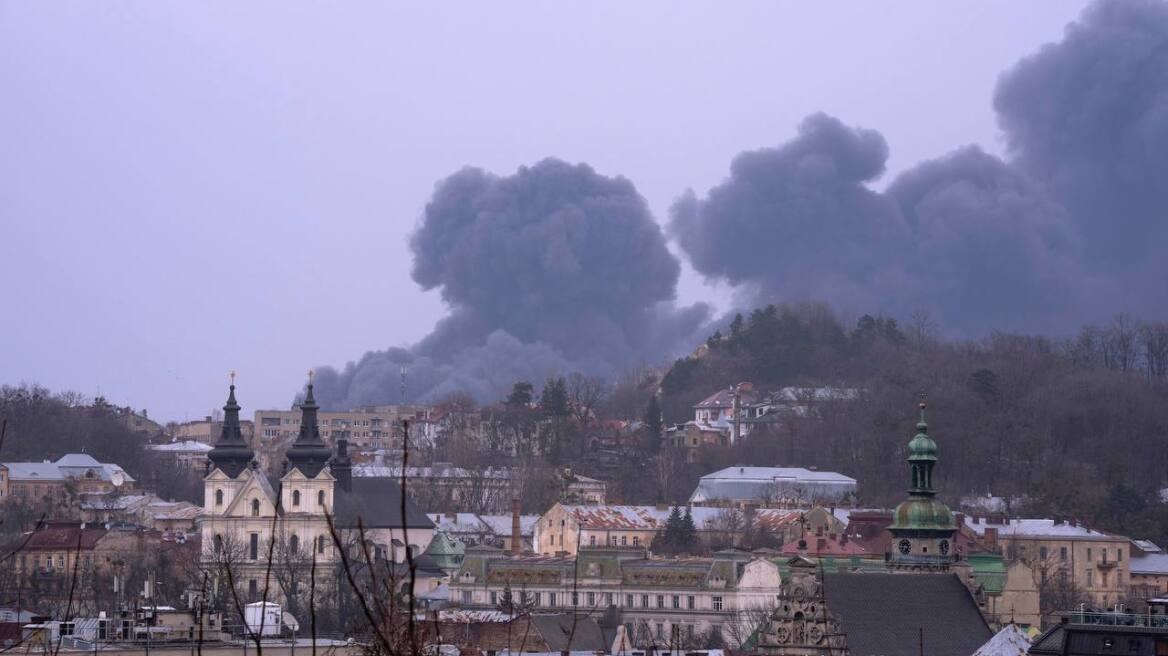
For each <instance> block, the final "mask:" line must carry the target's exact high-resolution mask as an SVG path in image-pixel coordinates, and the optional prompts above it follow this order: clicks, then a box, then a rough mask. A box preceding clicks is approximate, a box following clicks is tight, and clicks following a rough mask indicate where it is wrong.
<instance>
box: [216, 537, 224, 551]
mask: <svg viewBox="0 0 1168 656" xmlns="http://www.w3.org/2000/svg"><path fill="white" fill-rule="evenodd" d="M215 553H217V554H220V553H223V536H222V535H219V534H218V533H216V534H215Z"/></svg>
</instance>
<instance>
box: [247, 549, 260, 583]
mask: <svg viewBox="0 0 1168 656" xmlns="http://www.w3.org/2000/svg"><path fill="white" fill-rule="evenodd" d="M253 535H254V534H253ZM247 596H248V598H250V599H255V598H256V597H257V596H259V586H258V585H256V580H255V579H248V580H247Z"/></svg>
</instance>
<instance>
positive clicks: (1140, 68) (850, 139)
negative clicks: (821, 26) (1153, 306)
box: [670, 2, 1168, 335]
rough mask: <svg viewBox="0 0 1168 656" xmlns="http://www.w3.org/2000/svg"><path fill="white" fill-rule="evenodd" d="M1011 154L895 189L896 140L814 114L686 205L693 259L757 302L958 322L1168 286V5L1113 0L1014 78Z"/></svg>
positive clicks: (921, 173)
mask: <svg viewBox="0 0 1168 656" xmlns="http://www.w3.org/2000/svg"><path fill="white" fill-rule="evenodd" d="M995 107H996V109H997V111H998V113H999V117H1000V122H1001V125H1002V128H1003V130H1004V131H1005V133H1006V138H1007V142H1008V145H1009V152H1010V155H1011V159H1010V161H1007V162H1003V161H1001V160H999V159H998V158H996V157H993V156H991V155H988V154H986V153H984V152H982V151H981V150H980V149H978V148H977V147H976V146H969V147H966V148H962V149H959V150H957V151H955V152H953V153H950V154H948V155H945V156H944V157H941V158H939V159H936V160H932V161H928V162H924V163H922V164H920V165H918V166H917V167H915V168H913V169H911V170H909V171H906V172H904V173H903V174H901V175H899V176H898V177H897V178H896V179H895V180H893V181H892V184H891V185H890V186H889V187H888V189H887V191H886V192H885V193H882V194H879V193H875V192H873V191H872V190H870V189H869V188H868V187H867V186H866V184H867V183H870V182H871V181H872V180H873V179H874V178H875V177H876V176H878V175H879V174H880V173H881V172H882V171H883V168H884V161H885V158H886V157H887V154H888V148H887V146H886V145H885V141H884V139H883V137H881V136H880V135H879V134H878V133H876V132H874V131H872V130H867V129H861V128H848V127H846V126H844V124H843V123H842V122H840V121H839V120H837V119H835V118H832V117H828V116H824V115H822V114H816V115H813V116H811V117H808V118H807V119H806V120H805V121H804V123H803V124H802V125H801V126H800V129H799V133H798V135H797V136H796V137H795V138H794V139H792V140H791V141H789V142H787V143H785V144H783V145H781V146H779V147H777V148H770V149H763V150H758V151H751V152H746V153H742V154H740V155H739V156H738V157H736V158H735V159H734V161H733V162H732V164H731V167H730V176H729V178H728V179H727V180H725V181H724V182H723V183H722V184H720V185H718V186H716V187H714V188H713V189H711V190H710V191H709V193H708V194H707V195H706V196H705V197H702V198H699V197H698V196H696V195H695V194H693V193H692V192H690V193H688V194H686V195H684V196H682V198H681V199H680V200H679V201H678V202H677V203H676V204H675V206H674V208H673V211H672V219H671V223H670V229H671V233H672V234H673V235H674V236H675V237H676V238H677V240H678V242H679V244H680V245H681V246H682V248H683V249H684V250H685V251H686V253H687V255H688V256H689V258H690V260H691V262H692V263H693V265H694V267H695V268H696V269H697V270H698V271H700V272H701V273H703V274H705V275H706V276H708V277H710V278H718V279H724V280H726V281H728V282H730V283H733V284H738V285H745V286H747V287H748V288H749V289H751V290H752V291H753V293H754V298H752V299H751V300H752V301H753V302H755V303H758V302H763V301H765V302H770V301H776V300H787V299H802V298H818V299H825V300H828V301H831V302H834V303H837V304H843V305H845V306H848V307H851V308H854V309H856V310H860V311H866V312H870V311H874V310H881V311H886V312H890V313H893V314H896V315H900V316H904V315H906V314H908V313H910V312H913V311H915V310H918V309H919V310H928V311H929V312H930V313H931V315H932V316H933V317H934V318H936V319H938V320H939V321H940V322H941V323H942V325H943V326H944V327H945V328H946V329H947V330H948V331H950V332H955V333H964V334H971V335H977V334H984V333H985V332H986V331H988V330H990V329H993V328H1006V329H1024V330H1039V331H1054V330H1058V329H1059V328H1060V327H1064V326H1065V322H1066V320H1068V319H1074V320H1084V319H1085V320H1093V319H1098V318H1099V317H1101V316H1104V315H1107V314H1110V313H1112V312H1115V311H1118V310H1124V309H1130V308H1131V307H1132V306H1135V305H1137V304H1138V305H1139V306H1140V307H1146V306H1147V305H1148V304H1149V301H1152V302H1157V301H1158V302H1160V303H1162V302H1163V301H1164V300H1165V299H1168V257H1165V256H1164V255H1163V251H1164V249H1165V246H1168V213H1166V212H1165V210H1164V208H1165V207H1166V206H1168V5H1165V4H1163V3H1160V2H1137V3H1101V4H1097V5H1095V6H1093V7H1091V8H1090V9H1088V10H1087V11H1086V12H1085V13H1084V15H1083V16H1082V18H1081V20H1080V21H1079V22H1078V23H1076V24H1073V25H1072V26H1070V27H1069V28H1068V30H1067V33H1066V36H1065V38H1064V39H1063V40H1062V41H1061V42H1059V43H1057V44H1053V45H1049V46H1046V47H1044V48H1043V49H1042V50H1040V51H1039V53H1038V54H1036V55H1034V56H1032V57H1029V58H1026V59H1024V60H1022V61H1021V62H1019V63H1018V64H1017V65H1016V66H1014V67H1013V68H1012V69H1011V70H1010V71H1008V72H1007V73H1006V74H1004V75H1003V77H1002V78H1001V80H1000V83H999V85H998V88H997V91H996V94H995Z"/></svg>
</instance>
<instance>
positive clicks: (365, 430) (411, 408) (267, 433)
mask: <svg viewBox="0 0 1168 656" xmlns="http://www.w3.org/2000/svg"><path fill="white" fill-rule="evenodd" d="M429 414H430V407H429V406H425V405H379V406H364V407H360V408H353V409H351V410H346V411H343V412H329V411H324V412H319V413H317V422H318V423H317V426H316V429H317V431H318V432H319V433H320V436H321V438H323V439H324V440H325V442H326V443H327V444H330V445H331V444H335V441H336V439H337V438H339V437H344V438H345V439H347V440H348V441H349V446H350V448H353V449H360V450H376V449H391V448H397V449H400V448H401V441H402V437H403V435H404V433H403V429H402V422H403V421H407V420H408V421H410V422H415V421H416V422H418V425H419V426H424V425H426V424H427V422H428V418H429ZM300 422H301V413H300V410H299V409H297V408H293V409H291V410H256V412H255V430H256V431H258V432H257V433H256V437H257V439H258V441H259V442H260V443H268V442H277V441H280V440H287V439H292V438H295V437H296V436H297V435H299V434H300ZM424 434H425V430H418V431H413V430H411V431H410V439H411V440H419V439H422V438H423V436H424Z"/></svg>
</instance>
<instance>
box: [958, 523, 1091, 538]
mask: <svg viewBox="0 0 1168 656" xmlns="http://www.w3.org/2000/svg"><path fill="white" fill-rule="evenodd" d="M965 525H966V526H968V527H969V528H971V529H973V531H974V532H975V533H977V534H978V535H985V530H986V529H987V528H996V529H998V536H999V537H1009V536H1011V535H1019V536H1027V537H1052V538H1065V539H1098V538H1110V537H1112V536H1111V535H1108V534H1107V533H1103V532H1102V531H1096V530H1095V529H1092V528H1088V527H1086V526H1083V525H1082V524H1075V525H1071V523H1070V522H1064V521H1059V522H1055V520H1053V519H1012V518H1011V519H1009V520H1007V523H1005V524H993V523H988V522H970V521H966V522H965Z"/></svg>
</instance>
